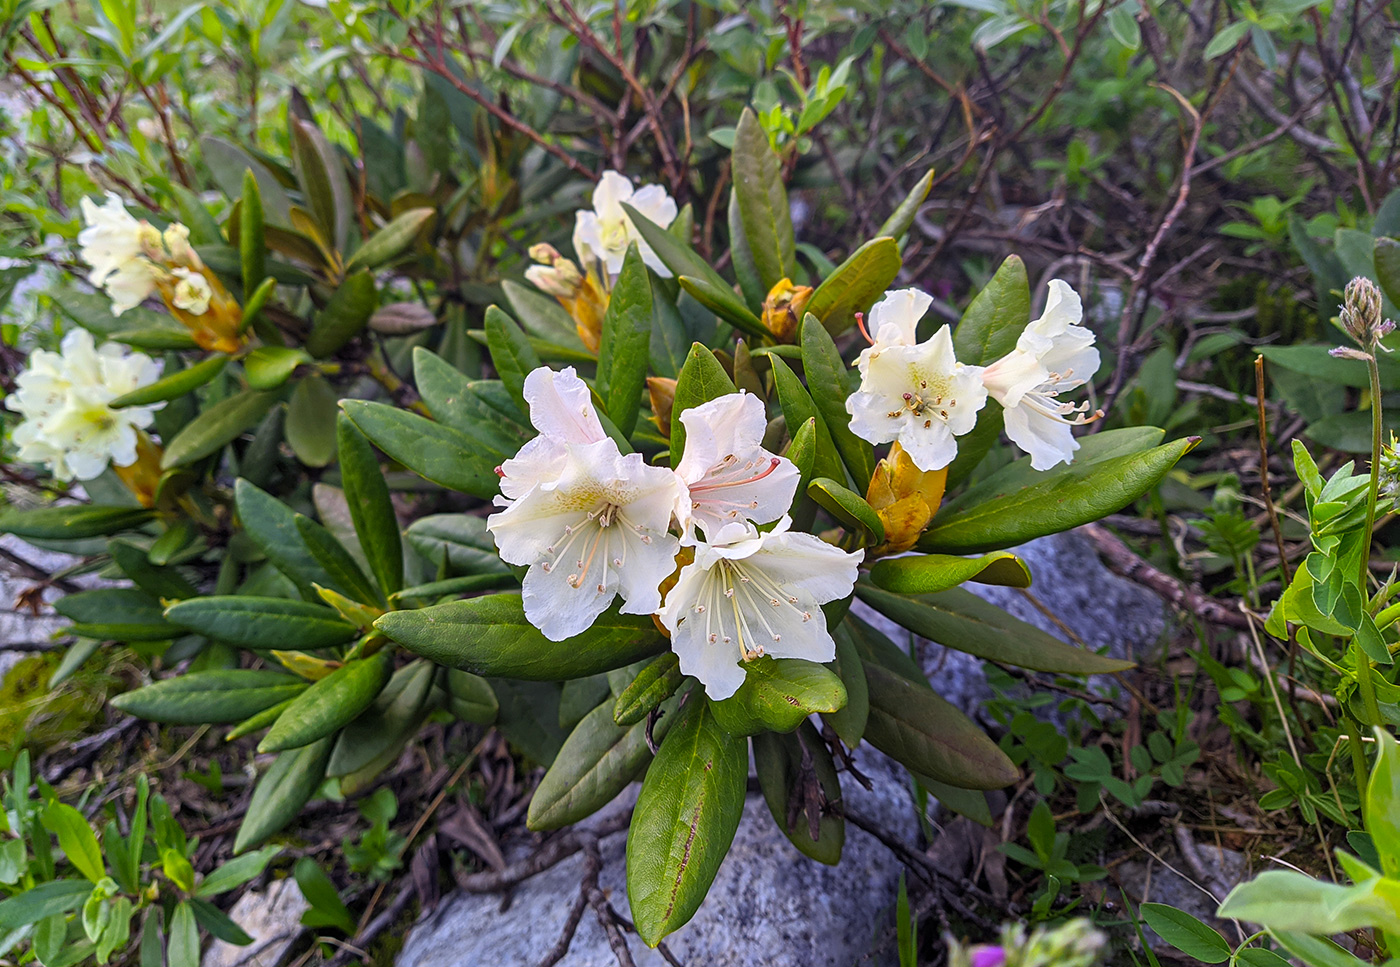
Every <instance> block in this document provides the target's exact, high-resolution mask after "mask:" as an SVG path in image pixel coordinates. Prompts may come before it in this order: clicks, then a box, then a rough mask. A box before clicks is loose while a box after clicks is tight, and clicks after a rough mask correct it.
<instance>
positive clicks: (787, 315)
mask: <svg viewBox="0 0 1400 967" xmlns="http://www.w3.org/2000/svg"><path fill="white" fill-rule="evenodd" d="M811 298H812V287H811V286H809V285H793V284H792V280H791V279H781V280H780V281H779V282H778V284H777V285H775V286H773V288H772V289H770V290H769V292H768V298H766V299H764V300H763V325H764V326H765V327H766V328H767V329H768V331H769V332H771V333H772V334H773V335H775V336H777V337H778V338H779V339H781V340H783V341H784V342H786V341H788V340H789V339H791V338H792V335H793V333H795V332H797V324H798V322H800V321H801V319H802V313H803V311H804V310H805V309H806V308H807V301H808V300H809V299H811Z"/></svg>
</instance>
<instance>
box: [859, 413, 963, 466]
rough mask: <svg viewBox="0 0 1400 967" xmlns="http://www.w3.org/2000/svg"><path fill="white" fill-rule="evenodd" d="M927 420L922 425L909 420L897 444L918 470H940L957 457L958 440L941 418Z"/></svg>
mask: <svg viewBox="0 0 1400 967" xmlns="http://www.w3.org/2000/svg"><path fill="white" fill-rule="evenodd" d="M927 422H928V424H929V425H928V426H924V425H923V424H922V423H914V422H912V421H911V422H910V423H909V424H908V428H907V429H906V430H905V431H904V432H902V433H901V434H900V435H899V444H900V446H902V447H904V451H905V452H906V453H908V454H909V459H910V460H912V461H914V466H916V467H918V468H919V469H920V470H923V471H929V470H942V469H943V468H944V467H946V466H948V464H950V463H952V462H953V460H954V458H955V457H957V455H958V441H957V440H956V439H955V438H954V436H953V431H952V430H950V429H948V424H946V423H944V422H943V421H942V420H929V421H927ZM853 425H854V424H853Z"/></svg>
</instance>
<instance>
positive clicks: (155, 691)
mask: <svg viewBox="0 0 1400 967" xmlns="http://www.w3.org/2000/svg"><path fill="white" fill-rule="evenodd" d="M306 688H307V683H306V682H304V681H302V680H301V679H299V678H296V677H294V676H292V675H287V674H285V673H283V672H279V671H269V670H263V669H246V668H220V669H211V670H209V671H199V672H187V673H186V674H184V675H179V676H177V677H175V678H166V679H162V680H161V681H158V682H153V683H152V684H150V685H146V686H145V687H143V688H138V689H135V690H134V691H130V692H123V693H122V694H120V695H116V696H113V697H112V700H111V701H112V704H113V705H115V706H116V707H117V708H119V709H121V710H122V711H123V712H126V713H127V714H128V715H135V716H136V717H137V718H142V719H145V720H147V721H148V722H164V723H167V724H171V725H205V724H212V723H220V722H239V721H242V720H243V719H246V718H248V717H249V716H251V715H256V714H257V713H258V712H261V711H263V710H264V709H268V708H271V707H272V706H274V705H278V704H280V703H282V702H285V701H287V700H288V699H290V698H295V697H296V696H297V695H300V694H301V693H302V692H304V691H306Z"/></svg>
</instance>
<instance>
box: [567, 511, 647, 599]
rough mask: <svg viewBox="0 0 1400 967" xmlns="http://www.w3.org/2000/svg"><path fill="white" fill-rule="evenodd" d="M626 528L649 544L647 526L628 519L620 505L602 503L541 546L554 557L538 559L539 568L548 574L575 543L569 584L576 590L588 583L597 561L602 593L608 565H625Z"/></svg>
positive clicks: (598, 589)
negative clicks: (575, 553)
mask: <svg viewBox="0 0 1400 967" xmlns="http://www.w3.org/2000/svg"><path fill="white" fill-rule="evenodd" d="M614 525H617V526H614ZM629 527H630V528H632V529H633V530H635V531H636V532H637V534H638V536H639V537H640V539H641V542H642V543H643V544H650V543H651V535H650V534H649V533H647V529H646V528H645V527H642V526H640V525H637V524H633V523H632V522H631V521H629V520H628V519H627V517H626V515H625V514H624V513H623V511H622V505H620V504H615V503H612V502H604V503H603V504H602V505H600V506H598V507H595V508H594V509H593V510H591V511H589V512H588V513H587V514H585V515H584V516H583V518H582V519H581V520H579V521H576V522H575V523H572V524H569V525H567V526H565V528H564V533H563V534H561V535H560V536H559V538H558V539H557V540H556V541H555V542H554V543H553V544H550V545H549V546H548V547H546V548H545V549H544V550H545V553H546V554H548V555H552V557H553V560H548V561H543V562H541V564H540V569H541V570H543V571H544V572H545V573H546V574H549V573H551V572H552V571H553V570H554V569H555V568H556V567H558V566H559V562H560V561H562V560H564V559H565V555H567V554H569V553H570V551H572V550H573V549H574V545H575V544H578V545H579V546H578V549H577V554H578V557H577V558H575V559H574V567H573V570H572V571H571V572H570V574H569V579H568V585H569V587H571V588H574V589H575V590H578V589H579V588H581V587H583V586H584V584H586V583H589V577H588V575H589V573H590V572H591V571H592V569H593V564H594V562H595V561H596V562H598V563H599V564H600V566H601V569H602V570H601V574H600V575H599V580H598V581H597V582H596V588H597V591H598V593H599V594H603V593H605V592H606V591H607V576H608V568H609V566H610V565H611V566H612V567H616V568H620V567H624V566H625V565H626V564H627V543H628V541H627V539H628V536H629V535H628V534H627V533H626V528H629ZM614 538H616V543H617V545H618V546H617V550H616V552H614V551H613V542H614Z"/></svg>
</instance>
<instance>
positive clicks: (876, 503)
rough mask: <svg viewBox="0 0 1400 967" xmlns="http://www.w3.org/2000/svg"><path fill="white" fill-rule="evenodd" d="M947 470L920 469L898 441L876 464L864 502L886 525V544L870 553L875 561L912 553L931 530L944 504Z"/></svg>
mask: <svg viewBox="0 0 1400 967" xmlns="http://www.w3.org/2000/svg"><path fill="white" fill-rule="evenodd" d="M947 480H948V471H947V469H946V468H944V469H942V470H928V471H925V470H920V469H919V468H918V467H916V466H915V465H914V461H913V459H911V458H910V456H909V454H907V453H905V452H904V448H903V447H902V446H900V445H899V443H898V442H896V443H895V444H894V445H893V446H891V447H890V452H889V456H887V457H885V458H884V459H883V460H881V461H880V462H879V463H878V464H876V465H875V473H874V474H872V475H871V477H870V487H869V489H868V490H867V491H866V495H865V499H866V502H867V503H868V504H870V506H871V507H872V508H873V509H874V511H875V513H876V514H877V515H878V516H879V518H880V523H882V524H884V525H885V543H884V544H882V545H880V546H879V547H877V548H875V549H873V550H872V551H871V552H870V556H871V557H872V558H874V557H878V556H880V555H883V554H899V553H902V552H904V551H907V550H909V549H910V548H911V547H913V546H914V543H915V542H916V541H917V540H918V539H919V535H920V534H922V533H923V532H924V531H925V530H927V529H928V525H929V522H930V521H932V520H933V515H934V514H936V513H938V507H939V505H940V504H941V503H942V502H943V488H944V485H945V484H946V483H947Z"/></svg>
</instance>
